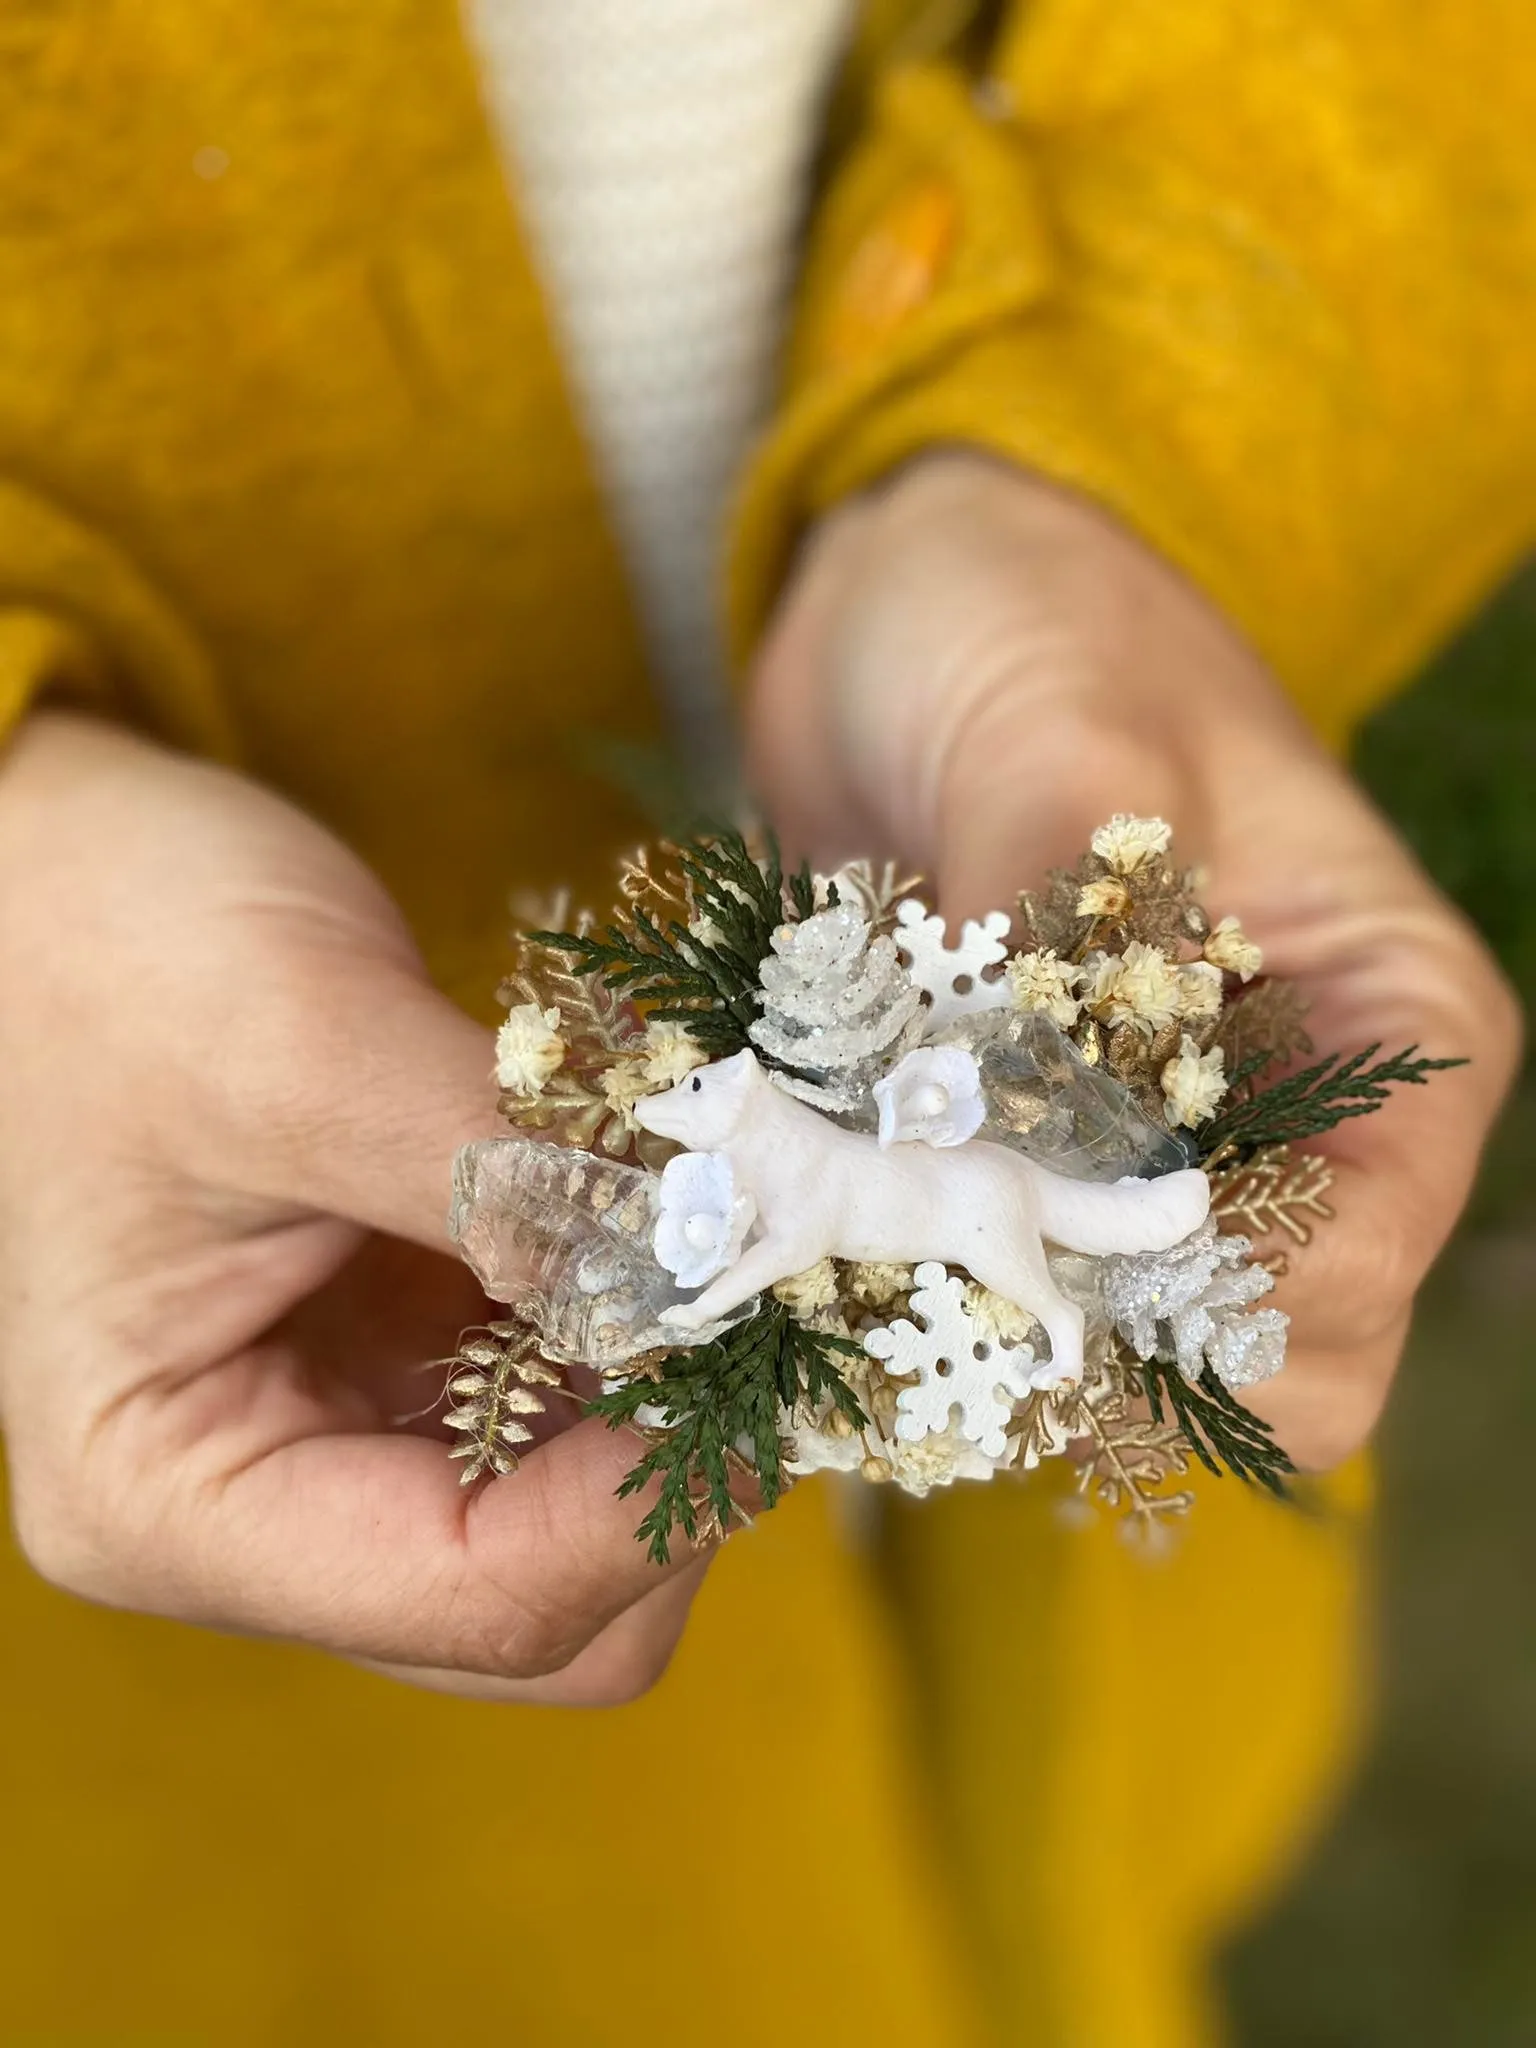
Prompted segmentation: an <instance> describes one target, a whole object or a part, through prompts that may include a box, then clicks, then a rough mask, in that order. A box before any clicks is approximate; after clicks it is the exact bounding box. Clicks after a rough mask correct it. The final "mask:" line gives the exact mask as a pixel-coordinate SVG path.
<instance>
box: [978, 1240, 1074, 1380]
mask: <svg viewBox="0 0 1536 2048" xmlns="http://www.w3.org/2000/svg"><path fill="white" fill-rule="evenodd" d="M970 1270H971V1272H972V1274H973V1275H974V1276H975V1278H976V1279H978V1280H979V1281H980V1282H981V1284H982V1286H983V1287H990V1288H991V1289H992V1292H993V1293H994V1294H1000V1295H1002V1297H1003V1299H1004V1300H1005V1301H1011V1302H1013V1303H1014V1304H1015V1305H1016V1306H1017V1307H1019V1308H1022V1309H1025V1310H1027V1312H1028V1313H1029V1314H1030V1315H1032V1316H1033V1317H1034V1318H1035V1320H1036V1321H1037V1322H1038V1323H1040V1324H1042V1325H1043V1327H1044V1329H1045V1334H1046V1335H1047V1336H1048V1337H1049V1338H1050V1340H1051V1366H1052V1369H1053V1371H1054V1372H1055V1373H1056V1374H1057V1375H1059V1377H1060V1378H1062V1379H1063V1380H1074V1381H1076V1380H1080V1379H1081V1378H1082V1376H1083V1312H1082V1310H1081V1309H1080V1308H1078V1307H1077V1306H1076V1304H1075V1303H1073V1302H1070V1301H1068V1300H1067V1298H1066V1296H1065V1295H1064V1294H1062V1293H1061V1292H1060V1291H1059V1290H1058V1288H1057V1286H1056V1283H1055V1281H1054V1280H1053V1279H1052V1278H1051V1269H1050V1267H1049V1266H1048V1265H1047V1264H1046V1262H1045V1250H1044V1247H1043V1246H1042V1245H1041V1244H1040V1242H1039V1240H1038V1239H1036V1240H1035V1241H1034V1242H1033V1243H1031V1242H1030V1241H1029V1240H1028V1239H1027V1238H1023V1239H1015V1240H1012V1241H1010V1242H1009V1243H1007V1244H989V1245H988V1246H987V1247H986V1248H985V1250H984V1251H983V1252H982V1253H981V1254H979V1255H977V1256H974V1257H972V1259H971V1261H970Z"/></svg>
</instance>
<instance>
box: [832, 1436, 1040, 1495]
mask: <svg viewBox="0 0 1536 2048" xmlns="http://www.w3.org/2000/svg"><path fill="white" fill-rule="evenodd" d="M881 1449H882V1450H883V1451H884V1453H885V1457H886V1458H887V1459H888V1460H889V1471H890V1477H891V1478H892V1479H894V1480H895V1482H896V1484H897V1485H898V1486H899V1487H900V1488H901V1489H902V1491H903V1492H904V1493H910V1494H913V1495H915V1496H916V1498H917V1499H919V1500H921V1499H922V1497H923V1495H924V1494H925V1493H927V1492H929V1491H930V1490H931V1489H932V1488H933V1487H935V1486H952V1485H953V1484H954V1482H955V1481H956V1480H957V1479H990V1478H991V1477H992V1471H993V1466H992V1463H991V1461H989V1460H988V1459H987V1458H986V1457H985V1456H984V1455H983V1453H982V1452H980V1451H978V1450H977V1449H976V1447H975V1445H974V1444H970V1443H967V1441H966V1440H965V1438H964V1437H963V1436H962V1435H961V1434H960V1432H959V1431H958V1430H956V1429H953V1428H950V1429H943V1430H931V1431H930V1432H929V1433H928V1435H927V1436H925V1437H921V1438H919V1439H918V1441H917V1442H916V1443H908V1442H906V1441H905V1440H904V1439H903V1438H901V1437H897V1438H896V1439H895V1441H894V1442H891V1443H888V1444H882V1446H881ZM998 1462H999V1463H1005V1462H1006V1458H1004V1459H999V1461H998ZM860 1469H861V1470H862V1469H863V1468H862V1467H861V1468H860Z"/></svg>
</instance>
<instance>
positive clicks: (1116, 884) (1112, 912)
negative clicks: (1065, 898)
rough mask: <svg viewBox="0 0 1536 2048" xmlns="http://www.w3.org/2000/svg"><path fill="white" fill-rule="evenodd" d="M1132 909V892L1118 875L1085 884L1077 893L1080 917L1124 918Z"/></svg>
mask: <svg viewBox="0 0 1536 2048" xmlns="http://www.w3.org/2000/svg"><path fill="white" fill-rule="evenodd" d="M1130 907H1131V892H1130V890H1129V889H1127V887H1126V886H1125V884H1124V882H1122V881H1121V879H1120V877H1119V876H1118V875H1102V876H1101V877H1100V878H1099V880H1098V881H1096V882H1085V883H1084V884H1083V886H1082V888H1081V889H1079V890H1078V892H1077V914H1078V916H1079V917H1124V915H1125V913H1126V912H1127V911H1128V910H1129V909H1130Z"/></svg>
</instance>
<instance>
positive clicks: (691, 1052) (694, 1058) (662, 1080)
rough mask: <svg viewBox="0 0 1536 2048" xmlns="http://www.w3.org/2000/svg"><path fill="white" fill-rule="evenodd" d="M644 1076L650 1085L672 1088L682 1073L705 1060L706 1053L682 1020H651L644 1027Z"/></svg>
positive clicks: (706, 1060)
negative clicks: (674, 1021) (676, 1021)
mask: <svg viewBox="0 0 1536 2048" xmlns="http://www.w3.org/2000/svg"><path fill="white" fill-rule="evenodd" d="M645 1049H646V1060H645V1069H644V1072H645V1080H646V1086H647V1087H648V1088H652V1089H659V1088H675V1087H676V1085H677V1083H678V1082H679V1081H681V1080H682V1079H683V1077H684V1075H685V1074H691V1073H692V1072H693V1070H694V1068H695V1067H702V1066H704V1065H706V1064H707V1063H708V1060H709V1054H708V1053H707V1052H705V1050H704V1048H703V1047H702V1046H701V1045H700V1044H699V1042H698V1040H697V1039H696V1038H694V1037H692V1036H691V1035H690V1033H689V1031H688V1027H687V1025H685V1024H675V1023H668V1022H667V1021H666V1020H665V1019H663V1020H661V1021H660V1022H657V1021H655V1020H654V1019H653V1020H652V1022H651V1023H649V1024H648V1025H647V1026H646V1028H645Z"/></svg>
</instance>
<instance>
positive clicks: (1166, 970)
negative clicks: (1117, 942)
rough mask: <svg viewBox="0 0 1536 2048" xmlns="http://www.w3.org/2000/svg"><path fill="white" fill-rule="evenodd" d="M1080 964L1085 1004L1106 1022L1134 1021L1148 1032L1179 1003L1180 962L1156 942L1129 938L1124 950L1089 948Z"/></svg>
mask: <svg viewBox="0 0 1536 2048" xmlns="http://www.w3.org/2000/svg"><path fill="white" fill-rule="evenodd" d="M1083 964H1084V969H1085V984H1086V985H1085V988H1084V993H1083V1004H1084V1007H1085V1008H1086V1009H1089V1010H1091V1011H1092V1012H1093V1014H1094V1015H1095V1016H1096V1017H1098V1018H1100V1019H1102V1021H1103V1022H1104V1023H1106V1024H1110V1025H1115V1024H1134V1025H1135V1026H1136V1028H1137V1029H1138V1030H1139V1031H1144V1032H1146V1033H1147V1034H1148V1035H1149V1036H1150V1035H1152V1034H1153V1033H1154V1032H1158V1031H1161V1030H1162V1029H1163V1027H1164V1025H1166V1024H1172V1023H1173V1022H1174V1020H1175V1019H1176V1018H1177V1017H1178V1016H1179V1015H1180V1013H1181V1011H1182V1009H1183V1004H1184V993H1183V988H1182V986H1181V984H1180V981H1179V971H1178V968H1177V967H1176V966H1175V965H1174V963H1173V961H1171V960H1170V959H1169V958H1168V955H1167V954H1166V953H1164V952H1162V951H1161V950H1160V948H1158V947H1157V946H1148V945H1145V944H1143V942H1142V941H1141V940H1140V939H1132V940H1131V942H1130V944H1129V945H1128V946H1127V947H1126V949H1125V951H1124V952H1123V953H1090V954H1089V956H1088V958H1087V960H1086V961H1085V962H1084V963H1083Z"/></svg>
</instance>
